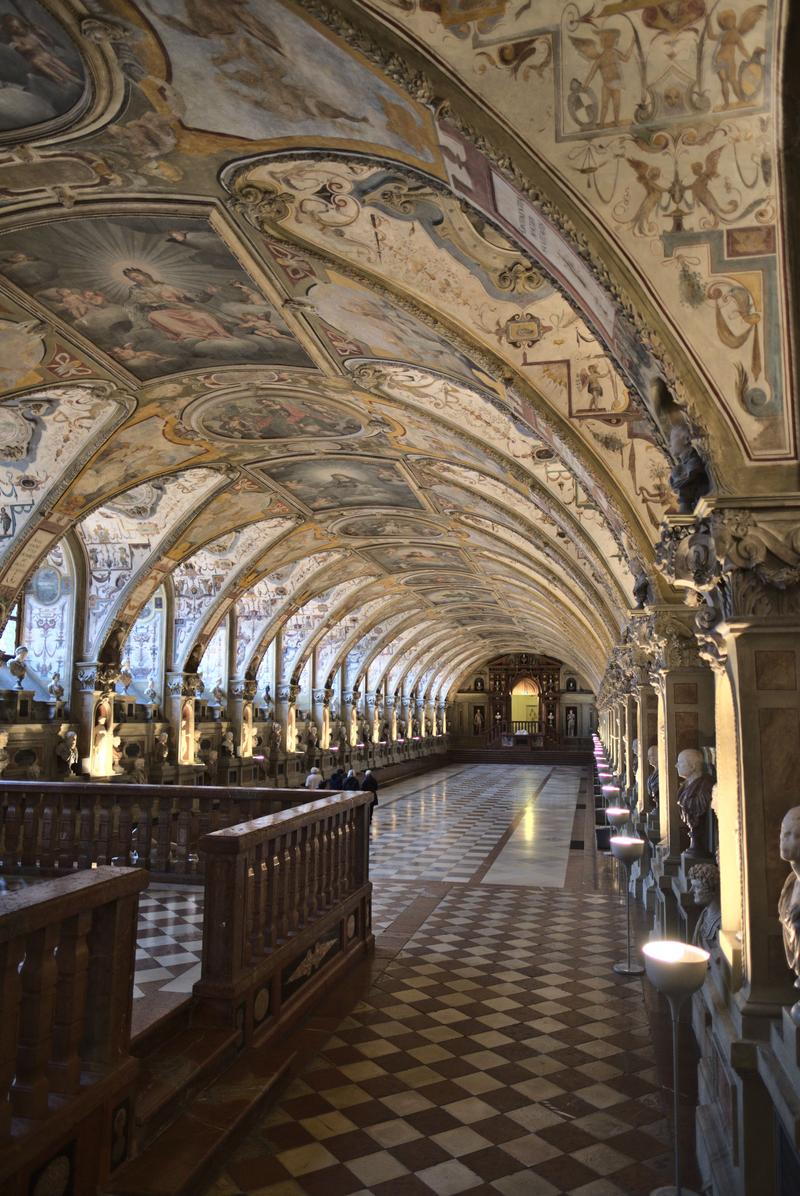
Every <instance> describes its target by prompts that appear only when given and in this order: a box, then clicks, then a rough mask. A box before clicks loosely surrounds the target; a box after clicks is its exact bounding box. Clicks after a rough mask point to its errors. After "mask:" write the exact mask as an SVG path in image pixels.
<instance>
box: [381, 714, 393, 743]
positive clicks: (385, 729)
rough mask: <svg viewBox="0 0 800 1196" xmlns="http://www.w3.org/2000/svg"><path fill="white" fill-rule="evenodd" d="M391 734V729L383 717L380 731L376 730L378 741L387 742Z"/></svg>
mask: <svg viewBox="0 0 800 1196" xmlns="http://www.w3.org/2000/svg"><path fill="white" fill-rule="evenodd" d="M391 734H392V729H391V727H390V726H389V724H388V722H387V721H386V720H385V719H384V721H383V722H382V723H381V728H380V731H379V732H378V741H379V742H380V743H388V742H389V739H390V738H391Z"/></svg>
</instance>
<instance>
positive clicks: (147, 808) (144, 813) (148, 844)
mask: <svg viewBox="0 0 800 1196" xmlns="http://www.w3.org/2000/svg"><path fill="white" fill-rule="evenodd" d="M131 841H132V840H131ZM136 850H137V851H138V853H139V864H140V866H141V867H142V868H149V867H150V857H151V855H152V852H153V799H152V797H144V798H141V799H140V800H139V817H138V819H137V820H136Z"/></svg>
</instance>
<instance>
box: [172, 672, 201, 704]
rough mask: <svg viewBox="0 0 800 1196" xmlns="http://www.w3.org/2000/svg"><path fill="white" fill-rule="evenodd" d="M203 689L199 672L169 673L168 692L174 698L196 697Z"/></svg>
mask: <svg viewBox="0 0 800 1196" xmlns="http://www.w3.org/2000/svg"><path fill="white" fill-rule="evenodd" d="M203 689H204V686H203V682H202V679H201V677H200V674H199V673H167V693H169V694H171V696H172V697H174V698H194V697H196V696H197V695H198V694H201V693H202V692H203Z"/></svg>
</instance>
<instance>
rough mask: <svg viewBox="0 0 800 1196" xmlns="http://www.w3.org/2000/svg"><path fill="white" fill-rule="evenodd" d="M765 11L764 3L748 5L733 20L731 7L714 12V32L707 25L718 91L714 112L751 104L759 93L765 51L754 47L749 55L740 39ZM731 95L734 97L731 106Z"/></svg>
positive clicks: (742, 38) (749, 30) (733, 14)
mask: <svg viewBox="0 0 800 1196" xmlns="http://www.w3.org/2000/svg"><path fill="white" fill-rule="evenodd" d="M766 10H767V6H766V4H752V5H751V6H750V7H749V8H746V9H745V10H744V12H743V13H742V14H741V16H740V17H738V18H737V15H736V13H735V11H734V10H733V9H732V8H725V9H723V10H722V12H720V13H717V26H718V32H715V31H714V28H713V26H712V24H711V22H710V21H709V23H708V26H707V35H708V37H709V39H710V40H711V41H713V42H715V43H716V45H715V46H714V55H713V58H712V66H713V68H714V71H715V72H716V75H717V78H718V79H719V85H720V88H721V90H722V104H721V105H719V107H718V109H717V111H724V110H725V109H726V108H738V107H741V106H743V105H746V104H752V103H753V101H754V99H755V97H756V96H757V95H758V93H759V91H760V90H761V87H762V85H763V82H764V55H765V53H766V51H765V49H764V47H763V46H758V47H756V49H755V50H753V51H752V52H751V51H750V50H749V49H748V47H747V45H746V43H745V40H744V38H745V35H746V34H748V33H751V32H752V31H753V30H754V29H755V27H756V25H757V24H758V23H759V21H760V20H761V18H762V16H763V15H764V13H765V12H766ZM739 56H741V62H740V61H739ZM731 92H733V95H734V96H735V101H734V102H733V103H732V102H731Z"/></svg>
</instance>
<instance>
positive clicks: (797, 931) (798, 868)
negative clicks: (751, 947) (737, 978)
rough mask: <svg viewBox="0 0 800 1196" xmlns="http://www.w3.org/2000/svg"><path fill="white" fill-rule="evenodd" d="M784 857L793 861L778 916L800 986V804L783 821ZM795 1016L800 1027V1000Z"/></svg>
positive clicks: (789, 961) (786, 949) (783, 858)
mask: <svg viewBox="0 0 800 1196" xmlns="http://www.w3.org/2000/svg"><path fill="white" fill-rule="evenodd" d="M780 851H781V859H782V860H785V861H786V863H787V864H791V866H792V870H791V872H790V873H789V875H788V876H787V877H786V880H785V882H784V885H783V888H782V889H781V895H780V898H779V900H778V917H779V918H780V923H781V926H782V927H783V949H784V951H785V952H786V962H787V964H788V965H789V967H790V968H791V969H792V971H793V972H794V974H795V982H794V986H795V988H796V989H800V806H793V807H792V809H791V810H789V812H788V813H787V814H786V815H785V816H784V819H783V822H782V823H781V842H780ZM791 1018H792V1021H793V1022H794V1024H795V1025H796V1026H800V1000H798V1001H796V1002H795V1003H794V1005H793V1006H792V1008H791Z"/></svg>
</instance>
